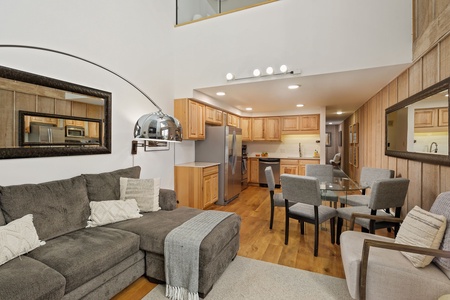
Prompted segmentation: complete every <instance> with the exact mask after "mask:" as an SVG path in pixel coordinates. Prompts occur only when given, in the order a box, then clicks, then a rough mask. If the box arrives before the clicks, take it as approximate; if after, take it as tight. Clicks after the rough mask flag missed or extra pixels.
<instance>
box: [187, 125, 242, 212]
mask: <svg viewBox="0 0 450 300" xmlns="http://www.w3.org/2000/svg"><path fill="white" fill-rule="evenodd" d="M195 161H198V162H217V163H220V165H219V200H218V201H217V202H216V204H218V205H226V204H228V203H229V202H231V201H232V200H234V199H236V198H237V197H238V196H239V193H240V192H241V177H242V172H241V164H242V130H241V128H237V127H232V126H206V131H205V140H203V141H196V142H195Z"/></svg>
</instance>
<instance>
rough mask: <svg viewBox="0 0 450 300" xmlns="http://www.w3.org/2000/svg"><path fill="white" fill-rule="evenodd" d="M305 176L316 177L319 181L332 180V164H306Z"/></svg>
mask: <svg viewBox="0 0 450 300" xmlns="http://www.w3.org/2000/svg"><path fill="white" fill-rule="evenodd" d="M305 174H306V176H310V177H316V178H317V179H318V180H319V182H324V181H326V182H331V181H332V180H333V166H332V165H317V164H316V165H306V169H305Z"/></svg>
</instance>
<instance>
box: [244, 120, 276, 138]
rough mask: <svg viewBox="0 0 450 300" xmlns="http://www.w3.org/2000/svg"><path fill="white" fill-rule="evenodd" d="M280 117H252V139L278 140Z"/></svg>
mask: <svg viewBox="0 0 450 300" xmlns="http://www.w3.org/2000/svg"><path fill="white" fill-rule="evenodd" d="M280 122H281V118H280V117H265V118H252V129H251V130H252V132H251V134H252V140H253V141H280V140H281V131H280Z"/></svg>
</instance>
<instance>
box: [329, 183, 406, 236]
mask: <svg viewBox="0 0 450 300" xmlns="http://www.w3.org/2000/svg"><path fill="white" fill-rule="evenodd" d="M408 186H409V179H406V178H392V179H382V180H377V181H375V182H374V183H373V185H372V191H371V193H370V196H369V197H370V199H369V203H368V205H367V206H352V207H350V206H349V207H341V208H338V209H337V210H336V211H337V216H338V220H337V236H336V242H337V244H339V241H340V235H341V232H342V225H343V219H346V220H350V219H351V217H352V214H353V213H358V214H365V215H376V216H382V217H395V218H399V217H400V212H401V209H402V206H403V204H404V203H405V198H406V194H407V193H408ZM390 208H395V215H392V214H390V213H388V212H386V211H389V209H390ZM355 223H356V224H359V225H360V226H361V227H362V228H366V229H368V230H369V232H370V233H372V234H374V233H375V230H376V229H381V228H391V227H394V228H395V229H394V230H395V233H397V231H398V223H396V224H392V223H390V222H386V221H382V222H376V221H375V220H369V219H361V218H357V219H356V220H355Z"/></svg>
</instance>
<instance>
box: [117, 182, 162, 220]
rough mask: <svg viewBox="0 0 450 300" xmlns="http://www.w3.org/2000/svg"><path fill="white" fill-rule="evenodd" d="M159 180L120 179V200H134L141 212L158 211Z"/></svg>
mask: <svg viewBox="0 0 450 300" xmlns="http://www.w3.org/2000/svg"><path fill="white" fill-rule="evenodd" d="M160 182H161V180H160V178H150V179H134V178H124V177H121V178H120V199H122V200H125V199H136V202H137V204H138V206H139V209H140V210H141V211H142V212H150V211H158V210H160V209H161V207H160V206H159V187H160Z"/></svg>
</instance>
